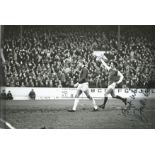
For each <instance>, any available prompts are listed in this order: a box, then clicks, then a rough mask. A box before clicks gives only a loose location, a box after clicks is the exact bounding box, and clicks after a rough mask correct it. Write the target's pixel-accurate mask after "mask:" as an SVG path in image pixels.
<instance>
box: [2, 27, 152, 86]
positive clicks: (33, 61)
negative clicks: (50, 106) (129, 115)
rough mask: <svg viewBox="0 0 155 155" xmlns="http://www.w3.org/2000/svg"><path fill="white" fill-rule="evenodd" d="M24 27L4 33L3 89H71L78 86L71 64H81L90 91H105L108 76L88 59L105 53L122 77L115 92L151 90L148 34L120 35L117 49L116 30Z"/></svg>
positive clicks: (74, 70)
mask: <svg viewBox="0 0 155 155" xmlns="http://www.w3.org/2000/svg"><path fill="white" fill-rule="evenodd" d="M102 27H104V26H47V27H46V26H45V27H43V26H33V27H30V26H24V27H23V29H22V35H21V33H20V31H18V30H16V31H13V30H10V31H7V32H5V36H4V42H3V53H4V56H5V59H6V61H7V64H6V65H5V66H4V75H5V86H11V87H73V85H74V83H75V82H77V81H78V75H79V70H78V68H77V62H78V60H79V59H85V61H86V62H87V67H88V70H89V85H90V87H93V88H94V87H99V88H104V87H107V77H108V72H107V71H106V70H105V69H104V68H101V64H100V62H98V61H96V59H95V58H94V57H93V55H92V53H93V51H106V56H107V58H108V59H109V60H115V61H116V62H117V63H118V64H119V70H120V71H121V72H122V73H123V75H124V77H125V78H124V80H123V83H122V85H120V86H119V87H129V88H144V87H146V86H148V85H149V86H150V87H155V86H154V85H153V83H154V81H155V69H154V67H153V66H154V65H155V40H154V37H153V36H152V35H151V34H150V33H149V32H148V31H141V30H139V31H138V30H132V29H131V30H123V31H121V37H120V41H121V42H120V47H119V49H118V41H117V27H116V28H111V29H106V30H104V29H103V28H102Z"/></svg>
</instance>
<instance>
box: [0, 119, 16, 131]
mask: <svg viewBox="0 0 155 155" xmlns="http://www.w3.org/2000/svg"><path fill="white" fill-rule="evenodd" d="M0 121H1V122H3V123H4V124H5V125H6V126H7V127H8V128H9V129H15V127H13V126H12V125H11V124H10V123H9V122H7V121H5V120H3V119H1V118H0Z"/></svg>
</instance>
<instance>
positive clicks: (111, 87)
mask: <svg viewBox="0 0 155 155" xmlns="http://www.w3.org/2000/svg"><path fill="white" fill-rule="evenodd" d="M100 61H101V62H102V64H103V66H104V67H105V68H106V69H107V70H108V71H109V76H108V88H107V89H106V91H105V94H104V102H103V104H102V105H100V106H99V107H100V108H102V109H104V108H105V105H106V103H107V101H108V94H111V96H112V97H113V98H116V99H120V100H122V101H123V102H124V104H125V106H126V105H127V99H126V98H123V97H121V96H118V95H115V87H116V85H118V84H120V83H121V82H122V80H123V78H124V76H123V74H122V73H121V72H120V71H118V70H117V69H116V68H117V66H118V65H117V63H116V62H115V61H111V62H110V66H108V65H107V64H106V63H105V62H104V60H103V59H102V58H101V59H100Z"/></svg>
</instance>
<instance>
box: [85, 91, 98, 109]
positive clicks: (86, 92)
mask: <svg viewBox="0 0 155 155" xmlns="http://www.w3.org/2000/svg"><path fill="white" fill-rule="evenodd" d="M84 93H85V94H86V96H87V98H88V99H89V100H91V101H92V103H93V107H94V109H93V111H98V107H97V104H96V102H95V100H94V98H92V96H90V94H89V91H88V90H87V91H84Z"/></svg>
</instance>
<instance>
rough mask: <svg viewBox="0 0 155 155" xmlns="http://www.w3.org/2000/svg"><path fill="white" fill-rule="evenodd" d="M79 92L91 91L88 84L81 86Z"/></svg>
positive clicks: (78, 88)
mask: <svg viewBox="0 0 155 155" xmlns="http://www.w3.org/2000/svg"><path fill="white" fill-rule="evenodd" d="M77 90H81V91H83V92H84V91H87V90H89V86H88V82H85V83H81V84H79V85H78V87H77Z"/></svg>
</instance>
